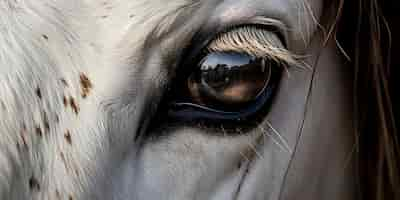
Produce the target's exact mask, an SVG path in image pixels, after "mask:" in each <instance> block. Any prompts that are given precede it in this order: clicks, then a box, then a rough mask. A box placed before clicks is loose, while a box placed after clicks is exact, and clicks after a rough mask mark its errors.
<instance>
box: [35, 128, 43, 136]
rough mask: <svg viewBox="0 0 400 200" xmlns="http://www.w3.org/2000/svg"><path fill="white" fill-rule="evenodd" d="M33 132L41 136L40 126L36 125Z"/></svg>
mask: <svg viewBox="0 0 400 200" xmlns="http://www.w3.org/2000/svg"><path fill="white" fill-rule="evenodd" d="M35 132H36V135H37V136H39V137H42V135H43V132H42V129H41V128H40V126H36V128H35Z"/></svg>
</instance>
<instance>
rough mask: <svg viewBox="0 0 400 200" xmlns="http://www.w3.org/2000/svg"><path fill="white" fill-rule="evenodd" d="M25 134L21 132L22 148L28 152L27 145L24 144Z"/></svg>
mask: <svg viewBox="0 0 400 200" xmlns="http://www.w3.org/2000/svg"><path fill="white" fill-rule="evenodd" d="M25 133H26V132H25V131H24V130H22V131H21V139H22V145H23V146H24V148H25V149H26V150H28V148H29V147H28V143H27V142H26V138H25Z"/></svg>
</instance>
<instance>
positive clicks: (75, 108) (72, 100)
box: [69, 97, 79, 114]
mask: <svg viewBox="0 0 400 200" xmlns="http://www.w3.org/2000/svg"><path fill="white" fill-rule="evenodd" d="M69 105H70V106H71V108H72V110H73V111H74V113H75V114H78V113H79V107H78V104H76V102H75V99H74V98H72V97H69Z"/></svg>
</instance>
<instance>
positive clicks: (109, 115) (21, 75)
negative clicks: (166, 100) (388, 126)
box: [0, 0, 355, 200]
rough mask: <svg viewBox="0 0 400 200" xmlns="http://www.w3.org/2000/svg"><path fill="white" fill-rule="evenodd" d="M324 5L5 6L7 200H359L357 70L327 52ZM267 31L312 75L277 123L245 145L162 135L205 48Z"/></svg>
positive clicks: (300, 79) (292, 75) (1, 95)
mask: <svg viewBox="0 0 400 200" xmlns="http://www.w3.org/2000/svg"><path fill="white" fill-rule="evenodd" d="M305 3H307V4H305ZM305 5H306V6H305ZM322 5H323V0H307V1H303V0H253V1H246V0H225V1H218V0H200V1H189V0H169V1H168V2H167V1H160V0H119V1H117V0H105V1H83V0H70V1H50V0H41V1H37V0H24V1H23V2H22V1H12V0H3V1H0V27H4V28H0V55H1V56H0V58H1V59H0V199H8V200H20V199H33V200H42V199H44V200H47V199H69V200H72V199H73V200H86V199H112V200H128V199H133V200H149V199H165V200H191V199H207V200H214V199H218V200H219V199H239V200H241V199H251V200H265V199H271V200H277V199H279V200H286V199H324V200H329V199H335V200H336V199H342V200H347V199H354V198H353V197H354V194H353V192H354V191H355V186H354V184H353V181H354V177H353V173H352V172H353V165H352V164H353V163H352V162H351V161H352V160H351V159H350V162H348V161H349V159H348V158H349V152H351V149H352V146H353V138H352V131H353V124H352V119H351V116H352V114H351V110H352V107H351V105H352V102H353V100H352V99H351V98H350V96H351V88H352V82H351V81H350V80H351V79H349V78H348V76H349V74H350V72H349V71H350V69H349V67H348V66H347V63H346V62H345V61H344V59H343V56H342V55H341V54H340V51H339V50H338V49H337V47H336V46H335V42H334V41H329V42H328V43H327V45H326V46H325V47H324V48H322V44H323V41H324V40H323V36H322V34H321V32H320V31H319V29H318V25H317V24H316V23H314V22H315V21H314V20H315V19H317V20H318V21H320V20H321V19H320V18H321V17H320V16H321V15H322V13H323V12H324V11H323V10H322V7H323V6H322ZM310 12H312V13H310ZM257 17H263V19H264V18H268V19H274V20H277V21H279V22H280V23H282V24H284V25H285V27H286V29H285V30H287V31H288V32H287V33H285V34H283V35H284V37H285V40H287V41H286V42H287V48H288V50H289V51H290V52H292V53H294V54H296V55H307V56H304V57H305V58H304V60H302V62H305V63H307V64H308V65H309V66H311V69H306V68H304V69H300V68H297V67H289V68H288V69H287V70H288V71H287V73H283V75H282V77H281V79H280V83H279V87H278V89H277V90H276V94H275V97H274V100H273V102H272V104H271V105H270V106H269V107H270V110H269V112H267V113H266V114H265V116H262V117H261V119H260V121H259V122H257V124H255V125H254V127H252V128H250V129H244V128H243V127H241V125H240V124H239V123H233V124H230V126H234V127H235V128H234V129H233V131H234V132H235V133H233V134H232V133H227V131H226V129H225V128H224V124H221V125H220V126H217V127H214V128H210V127H208V126H209V124H202V125H196V124H195V125H188V124H183V123H174V124H169V122H168V121H167V120H166V119H165V118H161V119H160V121H159V122H154V120H153V119H155V115H157V114H158V113H157V111H158V109H159V108H160V107H159V106H160V105H161V106H162V104H159V102H161V101H162V100H163V99H162V97H163V96H164V95H165V94H166V93H168V92H169V90H168V88H169V87H170V85H173V84H171V82H173V81H174V80H175V79H174V78H176V76H181V75H182V72H181V71H179V70H177V69H181V68H178V66H177V65H179V63H180V62H181V60H182V59H185V57H184V56H185V55H187V54H186V53H187V52H186V51H189V50H190V49H188V47H189V46H190V44H192V43H193V44H192V45H198V46H200V45H202V44H197V43H195V41H196V40H195V37H197V36H198V35H196V34H197V33H202V34H203V35H207V36H208V35H211V34H210V33H211V32H213V31H217V30H216V29H218V30H219V29H220V28H221V27H227V26H230V25H237V24H243V23H245V24H246V23H250V22H252V23H253V22H254V21H251V20H253V19H260V18H257ZM249 21H250V22H249ZM256 21H257V20H256ZM257 22H258V21H257ZM187 67H191V66H187ZM313 70H314V71H315V76H314V82H313V84H312V85H310V84H311V77H312V71H313ZM310 87H311V88H312V93H311V95H309V94H308V91H309V89H310ZM308 96H309V99H308V100H307V97H308ZM306 108H307V109H306ZM23 124H24V125H23Z"/></svg>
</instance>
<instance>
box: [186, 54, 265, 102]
mask: <svg viewBox="0 0 400 200" xmlns="http://www.w3.org/2000/svg"><path fill="white" fill-rule="evenodd" d="M270 76H271V67H270V66H269V65H268V66H266V62H265V60H264V59H263V58H254V57H252V56H249V55H247V54H244V53H236V52H214V53H209V54H208V55H207V56H206V57H205V58H204V59H202V60H201V61H200V63H199V66H198V68H197V70H196V71H195V72H193V73H192V75H191V76H190V77H189V79H188V83H187V84H188V89H189V92H190V95H191V96H192V98H193V100H194V103H197V104H200V105H206V106H207V107H214V108H216V109H219V108H220V107H221V106H223V107H235V106H241V105H244V104H247V103H249V102H251V101H253V100H255V99H256V98H257V97H258V96H259V95H260V94H261V93H262V92H263V90H264V88H265V87H266V86H268V82H269V79H270ZM210 105H211V106H210Z"/></svg>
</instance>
